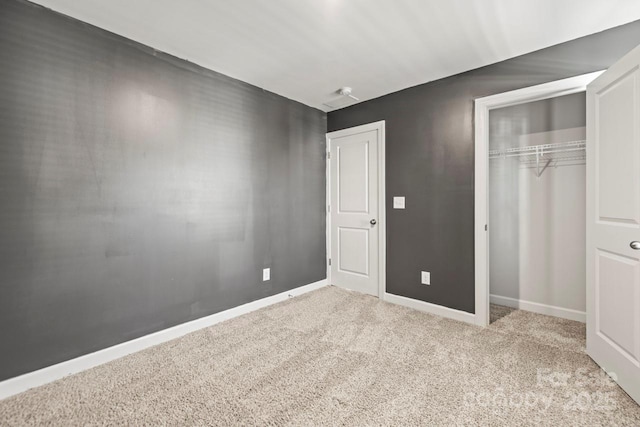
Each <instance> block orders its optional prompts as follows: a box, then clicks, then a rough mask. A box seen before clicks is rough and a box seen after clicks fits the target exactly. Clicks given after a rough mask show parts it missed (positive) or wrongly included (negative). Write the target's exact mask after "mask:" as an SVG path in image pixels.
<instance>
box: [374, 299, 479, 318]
mask: <svg viewBox="0 0 640 427" xmlns="http://www.w3.org/2000/svg"><path fill="white" fill-rule="evenodd" d="M383 300H384V301H387V302H390V303H393V304H398V305H403V306H405V307H409V308H413V309H415V310H419V311H424V312H426V313H430V314H435V315H436V316H441V317H446V318H448V319H454V320H459V321H460V322H466V323H471V324H473V325H475V324H476V316H475V314H472V313H467V312H466V311H462V310H455V309H453V308H449V307H445V306H443V305H438V304H431V303H429V302H424V301H420V300H417V299H413V298H407V297H402V296H400V295H393V294H390V293H387V292H385V293H384V297H383Z"/></svg>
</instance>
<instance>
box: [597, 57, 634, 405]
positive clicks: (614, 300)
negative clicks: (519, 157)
mask: <svg viewBox="0 0 640 427" xmlns="http://www.w3.org/2000/svg"><path fill="white" fill-rule="evenodd" d="M587 352H588V354H589V356H591V357H592V358H593V360H595V361H596V363H598V364H599V365H600V366H601V367H602V368H603V369H604V370H606V371H607V372H608V373H609V374H610V375H611V376H612V377H613V378H614V379H615V380H616V381H617V382H618V384H619V385H620V386H621V387H622V388H623V389H624V390H625V391H626V392H627V393H628V394H629V395H630V396H631V397H632V398H633V399H635V401H636V402H640V47H638V48H636V49H634V50H633V51H631V52H630V53H629V54H627V55H626V56H625V57H624V58H622V59H621V60H620V61H618V62H617V63H616V64H614V65H613V66H612V67H611V68H609V70H608V71H606V72H605V73H604V74H602V75H601V76H600V77H598V78H597V79H596V80H594V81H593V82H592V83H591V84H590V85H589V86H588V87H587Z"/></svg>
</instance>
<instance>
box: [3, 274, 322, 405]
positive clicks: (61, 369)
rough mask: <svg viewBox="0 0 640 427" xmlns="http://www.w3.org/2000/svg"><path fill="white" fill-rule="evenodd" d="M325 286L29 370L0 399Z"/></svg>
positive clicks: (294, 291) (317, 285) (298, 290)
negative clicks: (32, 370) (35, 369)
mask: <svg viewBox="0 0 640 427" xmlns="http://www.w3.org/2000/svg"><path fill="white" fill-rule="evenodd" d="M324 286H327V280H326V279H323V280H320V281H318V282H315V283H311V284H308V285H305V286H300V287H298V288H295V289H291V290H290V291H286V292H282V293H279V294H276V295H272V296H270V297H266V298H262V299H259V300H257V301H252V302H249V303H247V304H243V305H240V306H238V307H234V308H230V309H228V310H225V311H221V312H219V313H215V314H212V315H210V316H206V317H202V318H200V319H196V320H192V321H190V322H186V323H182V324H180V325H177V326H173V327H171V328H168V329H164V330H162V331H158V332H154V333H152V334H149V335H145V336H143V337H140V338H136V339H134V340H131V341H127V342H124V343H122V344H117V345H114V346H113V347H108V348H105V349H103V350H99V351H96V352H95V353H90V354H86V355H84V356H80V357H77V358H75V359H71V360H67V361H65V362H61V363H58V364H56V365H52V366H48V367H46V368H42V369H39V370H37V371H34V372H29V373H27V374H23V375H20V376H19V377H15V378H10V379H8V380H4V381H2V382H0V400H2V399H5V398H7V397H9V396H13V395H15V394H18V393H22V392H23V391H27V390H29V389H30V388H33V387H38V386H41V385H44V384H47V383H50V382H52V381H55V380H58V379H60V378H63V377H66V376H68V375H72V374H76V373H78V372H81V371H84V370H87V369H90V368H93V367H96V366H98V365H102V364H103V363H107V362H110V361H112V360H115V359H119V358H121V357H124V356H126V355H128V354H131V353H135V352H138V351H141V350H144V349H146V348H149V347H152V346H154V345H158V344H162V343H164V342H167V341H170V340H173V339H176V338H179V337H181V336H183V335H186V334H188V333H191V332H195V331H197V330H199V329H203V328H207V327H209V326H212V325H215V324H216V323H220V322H224V321H225V320H229V319H233V318H234V317H238V316H242V315H243V314H247V313H250V312H252V311H255V310H259V309H261V308H264V307H267V306H270V305H273V304H276V303H279V302H282V301H285V300H286V299H288V298H291V297H295V296H298V295H302V294H305V293H307V292H311V291H315V290H316V289H320V288H322V287H324Z"/></svg>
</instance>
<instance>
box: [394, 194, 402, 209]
mask: <svg viewBox="0 0 640 427" xmlns="http://www.w3.org/2000/svg"><path fill="white" fill-rule="evenodd" d="M393 209H404V196H402V197H394V198H393Z"/></svg>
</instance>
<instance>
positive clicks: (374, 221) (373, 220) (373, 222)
mask: <svg viewBox="0 0 640 427" xmlns="http://www.w3.org/2000/svg"><path fill="white" fill-rule="evenodd" d="M369 223H370V224H371V225H376V224H377V221H376V220H375V219H372V220H371V221H369ZM634 249H635V248H634ZM638 249H640V243H638Z"/></svg>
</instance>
